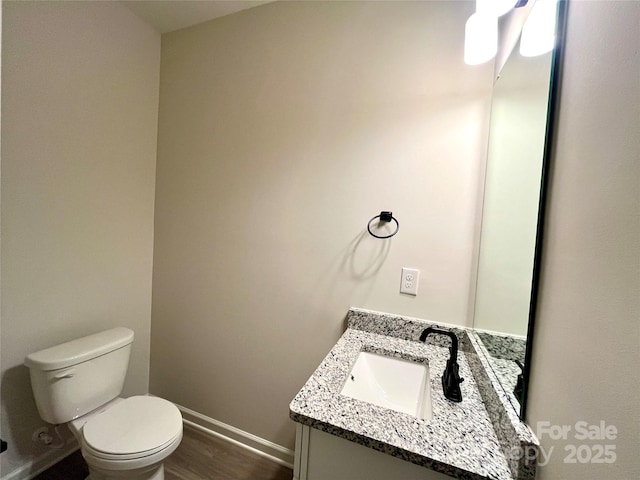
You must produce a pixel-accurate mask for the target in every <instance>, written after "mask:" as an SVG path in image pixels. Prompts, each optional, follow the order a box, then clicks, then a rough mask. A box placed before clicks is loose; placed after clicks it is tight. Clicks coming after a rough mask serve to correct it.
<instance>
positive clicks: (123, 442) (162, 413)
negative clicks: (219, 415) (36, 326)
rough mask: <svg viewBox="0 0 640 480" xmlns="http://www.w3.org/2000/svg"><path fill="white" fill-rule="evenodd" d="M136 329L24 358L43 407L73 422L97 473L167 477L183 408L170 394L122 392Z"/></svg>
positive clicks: (142, 479) (57, 420) (105, 478)
mask: <svg viewBox="0 0 640 480" xmlns="http://www.w3.org/2000/svg"><path fill="white" fill-rule="evenodd" d="M132 342H133V332H132V331H131V330H129V329H128V328H123V327H118V328H113V329H111V330H106V331H104V332H100V333H96V334H94V335H89V336H88V337H83V338H79V339H77V340H72V341H71V342H67V343H63V344H62V345H57V346H55V347H51V348H47V349H46V350H41V351H39V352H36V353H32V354H30V355H28V356H27V358H26V359H25V362H24V363H25V365H26V366H27V367H29V371H30V375H31V387H32V389H33V395H34V398H35V400H36V405H37V407H38V412H39V413H40V416H41V417H42V419H43V420H45V421H46V422H49V423H52V424H54V425H58V424H62V423H67V424H68V426H69V429H70V430H71V431H72V432H73V434H74V435H75V437H76V438H77V439H78V442H79V443H80V446H81V450H82V456H83V457H84V459H85V460H86V462H87V465H88V466H89V474H90V475H89V478H90V479H91V480H112V479H121V480H124V479H127V480H163V479H164V467H163V463H162V462H163V461H164V459H165V458H167V456H169V454H171V453H172V452H173V451H174V450H175V449H176V448H177V447H178V445H179V444H180V441H181V440H182V416H181V415H180V411H179V410H178V409H177V408H176V406H175V405H173V404H172V403H171V402H168V401H167V400H163V399H161V398H157V397H147V396H135V397H129V398H126V399H125V398H120V397H118V395H120V393H121V392H122V387H123V385H124V379H125V376H126V373H127V367H128V365H129V353H130V352H131V343H132Z"/></svg>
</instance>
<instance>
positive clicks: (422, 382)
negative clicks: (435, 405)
mask: <svg viewBox="0 0 640 480" xmlns="http://www.w3.org/2000/svg"><path fill="white" fill-rule="evenodd" d="M340 393H341V394H342V395H346V396H347V397H351V398H355V399H357V400H362V401H363V402H369V403H373V404H374V405H378V406H380V407H384V408H388V409H390V410H395V411H397V412H403V413H408V414H409V415H413V416H414V417H416V418H418V419H420V420H430V419H431V394H430V383H429V367H428V366H427V365H423V364H421V363H416V362H411V361H409V360H403V359H400V358H394V357H388V356H386V355H380V354H377V353H370V352H360V353H359V354H358V357H357V358H356V362H355V364H354V365H353V368H352V369H351V372H349V375H348V376H347V380H346V382H345V384H344V387H342V390H341V391H340Z"/></svg>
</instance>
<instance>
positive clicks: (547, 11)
mask: <svg viewBox="0 0 640 480" xmlns="http://www.w3.org/2000/svg"><path fill="white" fill-rule="evenodd" d="M556 3H557V0H537V1H536V3H535V5H534V6H533V8H532V9H531V13H529V16H528V17H527V20H526V21H525V22H524V26H523V27H522V37H521V38H520V54H521V55H522V56H524V57H535V56H537V55H543V54H545V53H547V52H550V51H551V50H552V49H553V47H554V45H555V43H556V16H557V14H556Z"/></svg>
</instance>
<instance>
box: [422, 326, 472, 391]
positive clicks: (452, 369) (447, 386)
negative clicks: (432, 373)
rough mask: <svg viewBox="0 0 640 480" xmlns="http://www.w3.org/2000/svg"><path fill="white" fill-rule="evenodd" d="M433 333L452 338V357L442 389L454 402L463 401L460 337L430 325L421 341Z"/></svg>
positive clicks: (446, 369)
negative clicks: (459, 352)
mask: <svg viewBox="0 0 640 480" xmlns="http://www.w3.org/2000/svg"><path fill="white" fill-rule="evenodd" d="M432 333H437V334H440V335H446V336H448V337H449V338H450V339H451V348H449V352H451V358H449V360H447V366H446V367H445V369H444V373H443V374H442V390H443V391H444V396H445V397H446V398H448V399H449V400H451V401H452V402H461V401H462V392H461V391H460V384H461V383H462V382H463V381H464V378H460V375H459V374H458V337H456V334H455V333H453V332H451V331H449V330H444V329H441V328H435V327H428V328H426V329H425V330H424V331H423V332H422V334H420V341H421V342H424V341H426V340H427V337H428V336H429V335H430V334H432Z"/></svg>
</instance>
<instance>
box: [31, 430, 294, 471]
mask: <svg viewBox="0 0 640 480" xmlns="http://www.w3.org/2000/svg"><path fill="white" fill-rule="evenodd" d="M164 469H165V473H164V475H165V480H291V479H292V478H293V471H292V470H291V469H290V468H287V467H283V466H282V465H278V464H277V463H274V462H272V461H271V460H268V459H266V458H264V457H262V456H260V455H258V454H256V453H253V452H250V451H248V450H246V449H244V448H242V447H238V446H236V445H233V444H232V443H229V442H227V441H224V440H222V439H218V438H215V437H211V436H209V435H205V434H203V433H201V432H199V431H197V430H194V429H191V428H185V429H184V437H183V439H182V442H181V443H180V446H179V447H178V448H177V449H176V451H175V452H173V453H172V454H171V455H170V456H169V458H167V459H166V460H165V462H164ZM88 474H89V471H88V469H87V465H86V464H85V463H84V460H83V459H82V455H81V454H80V452H79V451H78V452H75V453H73V454H72V455H69V456H68V457H67V458H65V459H64V460H62V461H61V462H59V463H57V464H56V465H54V466H53V467H51V468H50V469H49V470H47V471H45V472H43V473H41V474H40V475H38V476H37V477H36V478H35V479H34V480H84V479H85V478H86V476H87V475H88Z"/></svg>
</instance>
